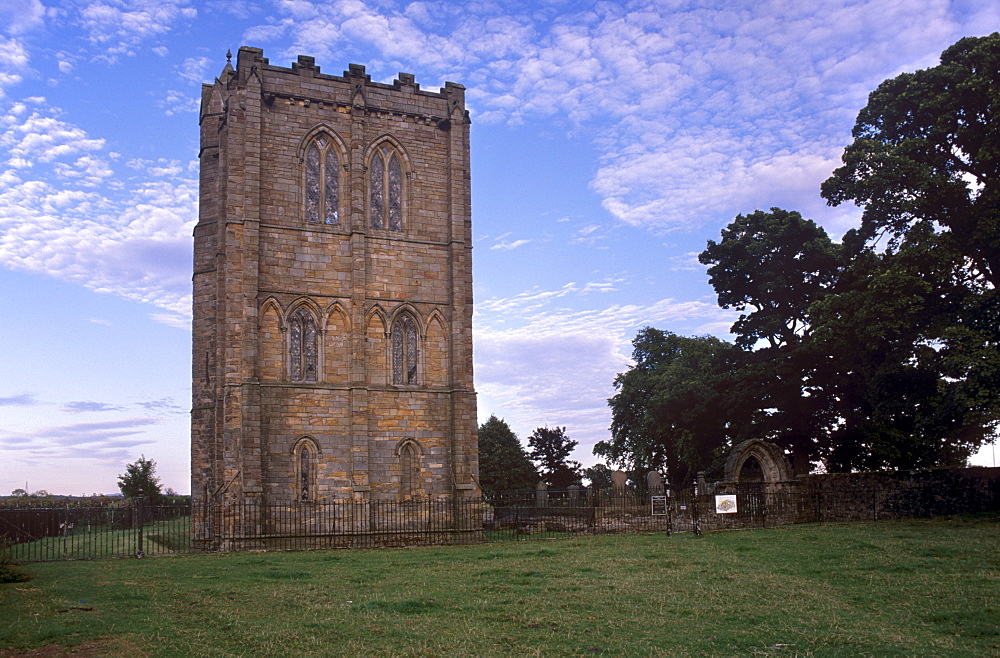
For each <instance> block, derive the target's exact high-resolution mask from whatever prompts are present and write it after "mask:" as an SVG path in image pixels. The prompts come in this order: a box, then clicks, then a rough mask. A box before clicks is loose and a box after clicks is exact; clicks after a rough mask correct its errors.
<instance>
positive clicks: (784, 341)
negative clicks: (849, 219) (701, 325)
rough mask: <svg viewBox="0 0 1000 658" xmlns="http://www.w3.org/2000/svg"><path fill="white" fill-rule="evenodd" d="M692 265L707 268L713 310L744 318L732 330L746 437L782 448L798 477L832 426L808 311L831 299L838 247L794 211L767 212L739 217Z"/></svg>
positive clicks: (807, 466)
mask: <svg viewBox="0 0 1000 658" xmlns="http://www.w3.org/2000/svg"><path fill="white" fill-rule="evenodd" d="M698 259H699V260H700V261H701V262H702V263H704V264H705V265H710V266H711V267H709V269H708V274H709V282H710V283H711V284H712V286H713V287H714V288H715V291H716V294H717V295H718V299H719V305H720V306H721V307H723V308H735V309H737V310H739V311H742V312H743V313H741V315H740V317H739V319H738V320H737V321H736V323H735V324H734V325H733V327H732V332H733V333H734V334H736V344H737V345H738V346H740V347H742V348H744V349H745V350H748V351H749V353H748V354H747V355H746V357H745V359H744V360H743V368H742V369H741V371H740V373H739V379H740V381H741V382H742V387H743V389H744V390H747V391H748V392H749V391H752V392H753V400H751V401H748V403H749V404H752V405H753V406H754V407H755V409H756V410H757V412H758V413H757V416H756V418H757V420H758V422H757V423H756V424H755V425H753V427H751V428H749V430H748V434H750V435H751V438H767V439H770V440H772V441H774V442H775V443H777V444H778V445H780V446H781V447H783V448H785V449H787V450H788V451H789V452H790V453H791V455H792V460H793V463H794V465H795V467H796V470H797V471H799V472H801V471H807V470H808V469H809V464H810V463H811V462H812V461H813V460H814V459H816V458H817V457H818V453H819V450H820V446H821V444H822V443H823V435H824V432H825V428H826V427H827V426H828V425H829V424H830V423H831V422H832V420H831V410H830V407H829V404H828V400H827V399H825V398H824V396H822V395H820V394H819V393H820V392H821V389H822V388H823V386H824V384H825V383H826V381H825V380H824V379H822V378H821V377H818V376H817V374H818V373H817V365H819V364H821V363H822V360H817V355H816V354H815V352H814V348H813V343H811V342H810V340H809V337H810V334H811V331H812V322H811V319H810V307H811V306H812V305H813V304H814V303H816V302H817V301H819V300H822V299H824V298H825V297H826V296H827V295H828V294H830V292H831V290H832V289H833V286H834V284H835V283H836V282H837V280H838V275H839V273H840V271H841V267H842V262H841V248H840V246H839V245H837V244H835V243H834V242H833V241H832V240H830V238H829V236H828V235H827V233H826V231H824V230H823V228H822V227H820V226H818V225H817V224H816V223H815V222H813V221H812V220H809V219H805V218H803V217H802V215H800V214H799V213H798V212H795V211H788V210H782V209H781V208H771V210H770V211H769V212H764V211H762V210H758V211H756V212H754V213H752V214H748V215H738V216H737V217H736V219H734V220H733V221H732V222H731V223H730V224H729V225H728V226H727V227H726V228H724V229H723V230H722V239H721V240H720V241H719V242H715V241H714V240H710V241H709V242H708V247H707V248H706V249H705V251H703V252H702V253H701V254H700V255H699V257H698Z"/></svg>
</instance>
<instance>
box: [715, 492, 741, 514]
mask: <svg viewBox="0 0 1000 658" xmlns="http://www.w3.org/2000/svg"><path fill="white" fill-rule="evenodd" d="M715 513H716V514H735V513H736V494H728V495H726V496H716V497H715Z"/></svg>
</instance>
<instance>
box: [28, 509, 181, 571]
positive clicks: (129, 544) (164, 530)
mask: <svg viewBox="0 0 1000 658" xmlns="http://www.w3.org/2000/svg"><path fill="white" fill-rule="evenodd" d="M88 530H89V531H88ZM190 535H191V517H190V516H178V517H174V518H172V519H166V520H162V521H152V522H150V523H147V524H146V525H145V526H144V527H143V544H142V545H143V550H144V552H145V553H146V554H147V555H158V554H161V553H186V552H187V551H188V546H189V541H190ZM136 547H137V546H136V531H135V529H133V528H121V529H108V528H106V527H104V526H94V527H93V528H89V527H88V526H81V527H78V528H75V529H74V532H73V533H72V534H70V535H68V536H66V537H45V538H44V539H39V540H37V541H33V542H25V543H21V544H15V545H13V546H12V547H11V553H12V554H13V555H14V556H15V557H16V558H20V559H23V560H26V561H34V560H81V559H82V560H92V559H104V558H116V557H128V556H131V555H135V551H136Z"/></svg>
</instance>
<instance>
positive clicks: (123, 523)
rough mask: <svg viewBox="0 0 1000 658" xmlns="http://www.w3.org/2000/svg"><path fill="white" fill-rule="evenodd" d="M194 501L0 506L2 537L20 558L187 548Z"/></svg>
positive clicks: (38, 559) (131, 554) (39, 559)
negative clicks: (191, 502) (192, 502)
mask: <svg viewBox="0 0 1000 658" xmlns="http://www.w3.org/2000/svg"><path fill="white" fill-rule="evenodd" d="M190 520H191V504H190V502H189V501H181V502H177V503H171V504H152V503H150V502H149V501H148V500H147V499H139V498H136V499H123V500H118V501H115V502H114V503H111V504H104V505H89V506H83V505H74V504H64V505H58V506H57V505H51V504H50V505H48V506H45V507H2V508H0V537H3V538H4V540H5V541H6V543H8V544H9V545H8V548H7V550H6V552H7V554H8V555H9V556H10V557H11V558H12V559H15V560H22V561H26V562H42V561H47V560H88V559H97V558H122V557H144V556H146V555H162V554H170V553H186V552H188V551H189V550H190V546H191V541H190V537H191V530H190V528H191V524H190Z"/></svg>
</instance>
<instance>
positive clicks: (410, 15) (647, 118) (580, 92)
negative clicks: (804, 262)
mask: <svg viewBox="0 0 1000 658" xmlns="http://www.w3.org/2000/svg"><path fill="white" fill-rule="evenodd" d="M987 4H991V3H987ZM973 7H975V5H973ZM278 9H279V11H280V12H281V14H282V15H283V16H282V18H280V19H278V20H275V21H274V22H272V23H271V24H269V25H264V26H261V27H259V28H255V29H254V30H253V34H254V36H257V37H260V39H261V40H262V41H264V42H267V41H269V40H274V39H276V38H278V37H279V36H280V37H281V38H283V39H288V38H291V39H292V41H293V44H294V45H293V47H292V48H289V49H287V50H286V51H285V53H284V54H286V55H287V56H289V57H291V56H292V55H293V54H294V53H298V52H309V53H312V54H315V55H316V56H317V57H318V58H320V59H323V58H327V59H332V60H336V59H340V58H342V57H343V56H345V55H348V53H352V52H356V50H352V44H363V46H364V47H366V48H372V47H374V48H375V49H377V50H378V52H379V53H380V54H381V56H382V58H383V59H376V61H374V62H370V68H371V69H375V70H372V71H370V72H371V73H372V74H373V76H374V77H376V78H379V76H381V75H388V74H389V73H388V72H389V71H391V70H392V69H391V67H393V66H397V65H400V63H402V62H405V63H406V64H405V65H406V66H413V67H419V68H422V69H425V70H428V71H430V72H431V73H433V74H436V75H439V76H441V77H444V78H448V79H457V80H460V81H462V82H464V83H465V84H466V85H467V86H468V87H469V89H470V91H469V99H470V103H471V104H472V105H473V111H474V113H475V115H476V119H477V121H489V122H494V121H507V122H510V123H514V124H516V123H523V122H526V121H530V120H531V118H532V117H545V118H555V119H557V120H560V121H563V122H564V124H565V126H566V128H567V129H568V130H579V129H581V128H582V129H587V128H588V127H590V126H592V125H599V126H601V129H600V130H599V131H596V132H595V135H596V136H595V138H594V139H595V143H596V144H597V146H598V147H599V148H600V149H601V151H602V152H603V157H602V158H601V166H600V168H599V170H598V171H597V173H596V175H595V177H594V179H593V181H592V184H593V188H594V190H595V191H597V193H598V194H599V195H600V196H601V197H602V199H603V205H604V207H605V209H606V210H607V211H608V212H609V213H610V214H611V215H613V216H614V217H616V218H618V219H619V220H621V221H622V222H625V223H627V224H630V225H633V226H638V227H648V228H651V229H653V230H656V231H663V230H670V229H674V228H695V227H698V226H702V225H705V224H709V225H721V224H724V223H726V222H728V221H729V220H731V219H732V217H734V216H735V215H736V214H737V213H740V212H751V211H752V210H754V209H755V208H758V207H763V208H767V207H770V206H774V205H779V206H785V207H793V208H796V209H799V210H801V211H803V212H805V213H806V214H808V215H819V216H820V217H818V219H819V220H820V221H825V223H826V224H827V225H828V226H831V225H837V226H838V227H839V226H840V225H844V224H849V222H850V221H854V220H855V219H856V217H854V216H853V215H852V216H851V217H847V216H846V215H845V214H844V212H843V211H834V210H830V209H828V208H827V207H826V206H825V205H824V204H823V203H822V201H821V200H820V199H819V194H818V188H819V184H820V182H821V181H822V180H824V179H825V178H826V177H827V176H829V175H830V173H831V172H832V170H833V168H834V167H835V166H836V165H837V163H838V159H839V155H840V153H841V151H842V149H843V147H844V146H845V145H846V144H847V143H848V142H849V140H850V133H849V131H850V127H851V125H852V123H853V120H854V116H855V114H856V113H857V111H858V110H859V109H860V107H861V106H862V105H863V104H864V102H865V98H866V96H867V94H868V92H870V91H871V90H872V89H873V88H874V87H875V86H876V85H877V84H878V83H879V82H881V81H882V80H883V79H884V78H886V77H889V76H891V75H895V74H896V73H898V72H900V71H902V70H912V69H913V68H914V67H915V66H928V65H933V64H934V63H935V61H934V58H928V57H927V55H926V53H927V50H928V44H936V45H935V46H934V48H935V49H937V51H938V52H940V50H943V49H944V48H945V47H946V46H948V45H949V44H950V43H951V42H953V41H954V40H955V39H957V38H958V37H960V36H963V34H965V33H968V32H969V31H970V30H982V29H983V28H982V27H980V26H981V25H982V23H977V22H976V21H978V20H981V19H982V18H983V17H984V16H986V17H987V18H989V19H990V20H993V21H994V24H995V23H996V21H997V14H1000V11H997V10H995V9H993V10H986V9H980V10H974V9H970V10H960V9H958V8H956V7H955V6H953V5H952V4H950V3H948V2H947V1H946V0H894V1H893V2H889V3H886V2H882V1H881V0H868V1H866V2H855V1H853V0H834V1H833V2H828V3H824V4H822V5H816V4H805V5H797V6H794V7H792V6H789V5H788V4H787V3H785V2H780V1H778V0H771V1H765V2H749V1H748V0H747V1H743V2H739V1H737V2H734V3H730V4H728V5H726V6H724V7H723V6H721V5H720V6H719V7H718V8H716V7H706V6H702V5H691V6H684V7H678V6H677V5H675V4H672V3H668V4H664V3H661V2H655V1H653V0H647V1H641V0H640V1H638V2H632V3H628V4H621V3H602V4H598V5H594V6H590V7H587V8H585V9H579V10H575V11H574V10H573V9H572V8H570V7H567V6H559V7H558V8H556V7H555V6H552V7H544V6H543V7H532V8H531V9H530V10H529V9H528V8H526V7H522V6H520V5H516V4H515V5H504V6H503V7H501V6H499V5H496V6H493V5H476V6H475V8H473V9H470V8H469V7H466V8H465V9H464V10H462V11H458V10H455V9H453V8H452V7H451V6H450V5H447V4H444V3H427V2H421V3H414V4H410V5H406V7H405V8H404V9H401V10H393V9H391V8H388V7H385V6H384V5H378V4H374V5H373V4H365V3H362V2H360V0H335V1H333V2H322V3H320V2H309V1H307V0H295V1H294V2H293V1H289V2H281V3H279V4H278ZM962 11H967V15H963V14H962V13H961V12H962ZM495 248H497V249H502V248H506V246H505V245H504V244H500V243H498V244H497V245H496V247H495Z"/></svg>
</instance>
